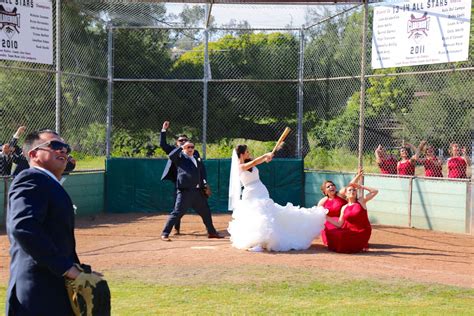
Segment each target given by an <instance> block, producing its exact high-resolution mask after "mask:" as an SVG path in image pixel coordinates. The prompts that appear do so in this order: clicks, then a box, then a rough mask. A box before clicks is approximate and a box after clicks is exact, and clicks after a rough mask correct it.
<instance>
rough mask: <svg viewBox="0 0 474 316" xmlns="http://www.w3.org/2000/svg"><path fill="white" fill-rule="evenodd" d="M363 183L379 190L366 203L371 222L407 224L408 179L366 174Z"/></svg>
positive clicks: (396, 224)
mask: <svg viewBox="0 0 474 316" xmlns="http://www.w3.org/2000/svg"><path fill="white" fill-rule="evenodd" d="M364 184H365V185H367V186H368V187H372V188H376V189H378V190H379V194H378V195H377V196H376V197H375V198H374V199H373V200H372V201H370V202H369V203H368V205H367V207H368V208H369V219H370V221H371V222H372V223H374V224H383V225H395V226H405V227H407V226H408V209H409V198H410V197H409V186H410V185H409V184H410V179H408V178H397V177H379V176H366V177H365V178H364Z"/></svg>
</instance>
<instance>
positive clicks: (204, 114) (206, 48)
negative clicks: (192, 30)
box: [202, 5, 209, 159]
mask: <svg viewBox="0 0 474 316" xmlns="http://www.w3.org/2000/svg"><path fill="white" fill-rule="evenodd" d="M208 12H209V5H206V16H208ZM202 82H203V91H202V158H203V159H206V143H207V102H208V100H207V97H208V86H209V27H208V25H207V21H206V28H205V29H204V78H203V80H202Z"/></svg>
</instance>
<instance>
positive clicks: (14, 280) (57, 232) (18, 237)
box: [6, 168, 79, 315]
mask: <svg viewBox="0 0 474 316" xmlns="http://www.w3.org/2000/svg"><path fill="white" fill-rule="evenodd" d="M7 234H8V238H9V240H10V256H11V264H10V282H9V284H8V291H7V304H6V310H7V315H8V314H9V308H12V307H13V306H12V305H14V304H11V302H13V299H14V296H16V298H17V300H18V302H20V304H21V305H22V308H23V309H25V310H26V311H28V312H25V313H26V314H28V315H30V313H29V311H31V315H71V314H72V310H71V307H70V303H69V299H68V296H67V293H66V289H65V286H64V277H63V276H62V275H63V274H64V273H65V272H66V271H67V270H68V269H69V268H70V267H71V266H72V265H73V263H75V262H76V263H79V259H78V257H77V254H76V242H75V238H74V208H73V204H72V201H71V199H70V197H69V195H68V194H67V192H66V191H65V190H64V188H63V187H62V186H61V185H60V184H59V183H58V182H57V181H56V180H54V179H53V178H51V177H50V176H49V175H47V174H46V173H45V172H43V171H41V170H39V169H36V168H30V169H27V170H25V171H23V172H22V173H20V174H19V175H18V176H17V177H16V178H15V179H14V181H13V182H12V184H11V187H10V191H9V204H8V212H7ZM13 312H15V311H14V310H13Z"/></svg>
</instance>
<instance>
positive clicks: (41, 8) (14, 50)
mask: <svg viewBox="0 0 474 316" xmlns="http://www.w3.org/2000/svg"><path fill="white" fill-rule="evenodd" d="M52 16H53V5H52V2H51V0H0V59H4V60H16V61H25V62H32V63H40V64H50V65H51V64H53V18H52Z"/></svg>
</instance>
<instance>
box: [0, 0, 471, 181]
mask: <svg viewBox="0 0 474 316" xmlns="http://www.w3.org/2000/svg"><path fill="white" fill-rule="evenodd" d="M57 3H60V4H61V5H60V7H58V8H56V6H54V12H55V13H56V16H57V17H59V19H60V23H58V24H55V26H54V32H55V33H56V36H57V37H59V41H56V44H55V49H56V58H55V62H54V64H53V65H41V64H34V63H25V62H15V61H6V60H2V61H0V69H1V70H0V82H1V83H0V86H1V92H0V93H1V98H0V115H1V118H2V125H3V126H2V127H3V128H2V129H1V131H0V137H1V139H2V141H3V142H7V141H8V140H9V138H11V135H12V134H13V133H14V132H15V130H16V129H17V127H18V126H20V125H25V126H27V129H28V130H33V129H36V128H42V127H48V128H55V129H56V130H58V131H59V132H60V133H61V134H62V136H63V137H64V138H65V139H67V140H68V142H70V143H71V145H72V146H73V149H74V155H75V156H77V157H78V158H79V160H80V159H81V158H82V157H85V156H99V157H102V156H103V157H105V156H111V157H165V155H164V152H162V151H161V150H160V149H159V139H158V138H159V133H160V130H161V128H162V123H163V121H165V120H168V121H170V124H171V125H170V126H171V127H170V129H169V133H168V138H169V139H168V142H170V143H171V142H173V137H174V136H175V135H176V134H178V133H186V134H187V135H188V136H189V137H191V139H193V140H194V141H195V142H197V143H198V144H199V146H200V148H201V151H202V155H203V156H204V157H206V158H208V159H209V158H224V157H230V153H231V149H232V148H233V146H235V145H236V144H237V143H240V142H246V143H248V144H249V145H250V146H251V149H252V150H253V152H254V154H260V153H263V152H265V151H268V150H270V149H271V148H272V146H273V145H274V143H275V141H276V139H278V137H279V135H280V133H281V132H282V131H283V129H284V127H285V126H289V127H291V128H292V130H293V132H292V133H291V134H290V136H289V138H288V139H287V141H286V144H285V146H284V147H283V149H282V150H281V151H279V152H278V156H279V157H290V158H295V157H297V158H303V159H304V162H305V167H307V168H312V169H323V170H332V171H355V170H356V169H357V167H358V165H360V164H362V165H363V166H364V167H365V169H366V170H367V171H368V172H378V167H377V164H376V162H375V156H374V151H375V149H376V148H377V147H378V146H379V145H382V146H383V147H384V149H385V150H386V151H387V152H389V153H390V152H391V153H393V154H398V150H399V149H400V148H401V147H403V146H406V145H407V144H413V145H414V146H415V147H416V146H418V144H419V143H420V142H421V141H422V140H426V141H427V142H428V143H429V144H431V145H433V147H434V149H435V153H436V154H438V155H439V156H441V157H442V159H447V158H448V157H449V144H450V143H452V142H456V143H458V144H459V145H460V148H464V147H465V148H466V154H467V155H468V156H471V155H472V148H473V146H474V145H473V130H474V123H473V121H474V119H473V118H474V106H473V100H474V95H473V94H474V78H473V70H474V67H473V66H474V65H473V63H474V58H473V44H474V40H473V36H472V34H473V32H472V29H473V27H472V26H471V33H470V34H471V36H470V43H469V45H470V53H469V59H468V60H467V61H464V62H456V63H445V64H433V65H422V66H409V67H398V68H389V69H377V70H375V69H372V68H371V65H370V60H371V45H370V43H371V38H372V27H371V24H372V12H373V5H372V4H371V5H369V6H367V9H366V7H365V6H364V5H360V4H346V5H318V6H317V7H316V6H315V7H312V8H310V9H309V11H308V12H307V20H306V21H304V23H301V25H298V26H296V27H294V26H288V27H285V28H252V26H251V25H250V24H248V23H245V22H236V21H232V23H229V24H226V25H217V24H216V23H213V21H212V19H210V20H207V19H206V17H207V14H208V13H209V12H207V11H206V5H201V6H199V5H197V9H195V10H194V11H193V10H191V9H192V8H196V6H195V7H188V8H187V10H188V13H189V12H190V11H192V12H194V13H195V14H194V15H192V14H188V15H186V14H184V13H183V12H181V13H180V14H177V15H176V14H175V15H174V18H175V20H176V19H178V20H179V21H180V22H181V23H179V24H176V23H171V22H169V21H170V19H171V17H173V14H172V13H170V12H167V11H166V10H167V7H166V6H165V5H164V4H161V3H150V2H146V1H145V2H133V3H126V2H124V1H85V0H74V1H57ZM254 7H255V8H256V11H255V14H262V13H259V11H258V8H257V6H254ZM211 13H212V12H211ZM191 17H194V20H193V19H191ZM205 21H208V23H206V22H205ZM364 21H365V22H366V23H365V22H364ZM302 22H303V21H302ZM56 25H57V26H58V27H56ZM365 25H367V27H365ZM361 96H362V101H361ZM361 104H362V107H361ZM361 109H362V111H361ZM361 123H362V124H361ZM461 151H462V149H461ZM443 168H444V170H443V172H444V175H445V176H446V172H447V171H446V165H445V164H444V167H443ZM417 169H419V170H417V174H420V175H421V174H422V173H423V170H422V166H418V167H417ZM470 169H471V168H468V177H470V176H471V173H472V171H471V170H470Z"/></svg>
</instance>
